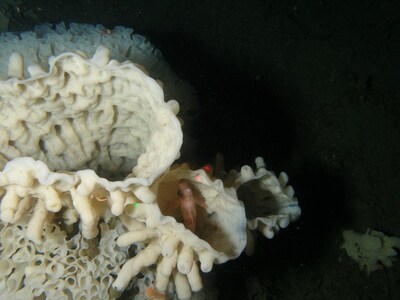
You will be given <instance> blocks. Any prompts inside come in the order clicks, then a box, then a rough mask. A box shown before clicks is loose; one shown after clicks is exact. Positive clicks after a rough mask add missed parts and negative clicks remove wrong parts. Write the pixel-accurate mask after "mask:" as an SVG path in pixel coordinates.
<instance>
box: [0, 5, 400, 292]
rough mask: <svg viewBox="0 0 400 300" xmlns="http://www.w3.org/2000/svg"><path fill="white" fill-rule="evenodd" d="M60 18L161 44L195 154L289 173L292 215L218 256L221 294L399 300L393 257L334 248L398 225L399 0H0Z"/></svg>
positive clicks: (26, 23)
mask: <svg viewBox="0 0 400 300" xmlns="http://www.w3.org/2000/svg"><path fill="white" fill-rule="evenodd" d="M62 21H63V22H65V23H66V24H68V23H70V22H77V23H91V24H103V25H104V26H106V27H108V28H111V29H112V28H113V27H114V26H117V25H122V26H126V27H132V28H134V29H135V30H136V31H137V32H138V33H140V34H143V35H145V36H147V37H148V38H149V39H150V40H151V42H152V43H153V44H154V45H155V46H156V47H158V48H159V49H160V50H161V52H162V53H163V54H164V57H165V60H166V61H167V62H168V63H169V64H170V65H171V67H172V69H174V70H175V71H176V72H177V74H178V75H179V76H180V77H181V78H184V79H186V80H187V81H189V82H190V83H191V84H192V85H193V87H194V88H195V90H196V91H197V95H198V99H199V102H200V112H199V113H200V118H199V120H198V122H197V123H196V124H195V126H194V127H195V130H194V132H193V138H194V141H193V143H194V144H195V145H194V149H197V150H196V152H195V153H194V154H195V157H196V158H197V159H198V162H197V163H207V162H209V161H212V159H213V157H214V155H215V153H216V152H221V153H223V154H224V156H225V162H226V166H227V168H228V169H230V168H233V167H238V166H241V165H243V164H252V163H253V161H254V158H255V157H256V156H263V157H264V158H265V161H266V163H267V167H268V168H269V169H272V170H275V171H276V172H280V171H282V170H284V171H286V172H287V173H288V174H289V176H290V179H291V180H290V183H291V184H292V185H293V187H294V188H295V191H296V195H297V197H298V198H299V203H300V206H301V208H302V216H301V218H300V220H299V221H297V222H296V223H293V224H291V225H290V226H289V228H287V229H284V230H281V231H280V232H279V234H278V235H277V236H275V237H274V239H272V240H267V239H265V238H263V237H261V236H259V237H258V240H257V241H258V244H257V247H256V252H255V254H254V255H253V256H251V257H246V256H245V255H242V256H241V257H240V258H239V259H237V260H235V261H232V262H229V263H226V264H224V265H221V266H217V267H215V268H214V271H213V272H214V274H215V275H216V276H215V278H213V279H212V281H213V286H214V287H215V288H218V291H219V295H220V299H400V288H399V287H398V286H399V282H400V272H399V268H400V264H399V262H395V264H394V266H393V267H392V268H385V267H382V268H381V269H380V270H378V271H375V272H373V273H372V274H370V275H369V276H368V275H367V274H366V272H365V271H363V270H360V269H359V267H358V266H357V264H356V263H355V262H354V261H352V260H351V259H350V258H349V257H348V256H347V255H346V254H345V252H344V251H343V250H341V249H340V246H341V244H342V237H341V232H342V230H343V229H355V230H357V231H360V232H365V230H366V229H367V228H371V229H374V230H378V231H382V232H384V233H385V234H387V235H389V236H397V237H400V219H399V213H400V205H399V203H400V196H399V187H400V175H399V171H400V163H399V159H398V156H399V155H400V133H399V132H400V131H399V129H400V124H399V115H400V89H399V83H400V63H399V59H400V3H399V1H373V0H370V1H369V0H364V1H305V0H302V1H294V0H292V1H287V0H266V1H261V0H254V1H235V0H230V1H228V0H227V1H210V0H207V1H128V0H108V1H106V0H97V1H94V0H80V1H78V0H69V1H65V0H62V1H61V0H52V1H49V0H30V1H28V0H1V1H0V30H2V31H21V30H30V29H32V27H33V26H34V25H38V24H42V23H46V22H48V23H53V24H56V23H59V22H62ZM178 100H179V99H178Z"/></svg>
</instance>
